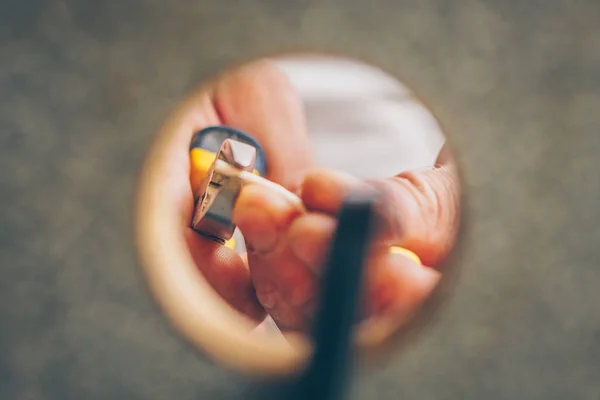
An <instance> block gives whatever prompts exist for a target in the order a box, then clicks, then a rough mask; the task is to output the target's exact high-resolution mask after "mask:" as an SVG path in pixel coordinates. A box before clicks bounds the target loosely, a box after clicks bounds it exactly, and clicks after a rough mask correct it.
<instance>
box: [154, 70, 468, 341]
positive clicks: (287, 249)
mask: <svg viewBox="0 0 600 400" xmlns="http://www.w3.org/2000/svg"><path fill="white" fill-rule="evenodd" d="M199 99H200V100H198V102H197V104H194V107H193V108H194V112H193V113H190V115H189V116H184V118H187V119H188V123H187V124H183V126H186V127H188V128H189V130H186V131H183V130H181V131H180V132H176V133H175V134H174V135H175V136H174V138H173V140H171V142H170V143H169V146H171V147H172V149H171V150H172V151H171V154H172V157H171V159H172V166H171V168H170V170H171V172H172V173H170V174H169V176H168V177H165V179H170V180H171V181H172V189H173V196H174V197H173V198H174V201H175V202H176V203H177V206H178V207H179V209H180V210H181V216H182V229H183V233H184V235H185V237H186V239H187V242H188V245H189V249H190V252H191V254H192V256H193V258H194V260H195V261H196V264H197V265H198V268H199V269H200V271H201V272H202V273H203V274H204V276H205V278H206V279H207V280H208V281H209V283H211V284H212V285H213V287H214V288H215V289H216V290H217V291H218V292H219V293H220V294H221V296H223V298H224V299H225V300H226V301H228V302H229V303H230V304H231V305H232V306H233V307H234V308H236V309H238V310H239V311H241V312H243V313H245V314H246V315H248V316H250V317H251V318H253V319H255V320H256V321H257V323H258V322H260V321H261V320H262V319H263V318H264V317H265V315H266V314H267V313H268V314H270V315H271V316H272V317H273V319H274V320H275V322H276V323H277V324H278V325H279V326H280V328H282V329H289V330H301V331H304V330H306V329H308V328H309V327H310V322H311V318H312V315H313V313H314V307H315V303H316V300H317V299H316V292H317V291H316V288H317V285H318V282H319V276H320V271H321V268H322V263H323V259H324V257H325V253H326V250H327V248H328V245H329V241H330V238H331V235H332V233H333V231H334V230H335V227H336V219H335V213H336V212H337V210H338V208H339V206H340V204H341V201H342V199H343V196H344V194H345V193H348V191H349V190H350V189H352V188H359V187H361V186H364V185H370V186H374V187H376V188H378V189H380V190H382V193H383V194H384V198H383V199H384V200H383V201H382V203H381V206H380V210H379V220H380V226H381V229H380V232H379V235H378V237H377V240H376V243H375V245H374V246H373V249H372V254H371V256H370V258H369V262H368V269H367V282H366V291H367V296H366V304H365V310H366V312H367V313H368V314H374V313H377V312H381V311H384V310H385V311H390V310H392V311H395V312H398V313H405V312H410V311H411V310H413V309H415V308H416V307H418V306H419V305H420V303H421V302H422V301H423V300H424V299H425V298H426V297H427V296H428V295H429V294H430V292H431V291H432V290H433V288H434V287H435V285H436V283H437V282H438V280H439V278H440V273H439V272H438V271H437V270H436V269H435V268H434V267H436V266H437V265H438V264H439V263H440V262H441V261H443V259H444V257H445V256H446V255H447V253H448V251H449V250H450V249H451V247H452V245H453V242H454V238H455V234H456V225H457V221H458V211H459V210H458V205H459V204H458V194H459V186H458V178H457V175H456V171H455V168H454V166H453V165H452V162H451V158H450V157H449V156H448V152H447V151H443V152H442V154H440V159H439V165H438V166H436V168H434V169H431V170H426V171H415V172H407V173H402V174H399V175H397V176H395V177H392V178H388V179H381V180H374V181H368V182H365V181H360V180H358V179H356V178H354V177H352V176H348V175H346V174H343V173H340V172H336V171H328V170H322V169H318V168H317V165H316V163H315V161H314V157H313V153H312V149H311V146H310V142H309V139H308V136H307V132H306V123H305V120H304V114H303V109H302V103H301V99H300V98H299V96H298V94H297V93H296V92H295V91H294V89H293V87H292V86H291V84H290V83H289V82H288V80H287V78H286V77H285V75H284V74H283V73H281V72H280V71H279V70H278V69H277V68H276V67H275V66H274V65H273V64H272V63H270V62H269V61H267V60H261V61H258V62H255V63H252V64H249V65H246V66H244V67H242V68H239V69H237V70H234V71H231V72H229V73H227V74H226V75H224V76H222V77H221V78H220V79H219V80H217V81H215V82H213V83H212V84H210V85H209V86H207V87H206V88H205V89H204V92H203V94H202V96H200V97H199ZM214 124H225V125H230V126H233V127H235V128H237V129H241V130H243V131H246V132H248V133H250V134H251V135H252V136H254V137H255V138H256V139H257V140H258V141H259V142H260V143H261V144H262V145H263V147H264V150H265V153H266V156H267V159H268V161H269V171H268V172H267V178H268V179H270V180H272V181H275V182H277V183H279V184H281V185H282V186H284V187H286V188H287V189H289V190H291V191H294V192H296V193H298V194H300V196H301V197H302V200H303V201H304V203H305V206H306V207H307V209H308V212H307V213H305V214H300V213H299V212H298V210H297V209H296V208H295V207H294V206H293V205H292V204H289V203H287V202H286V200H285V199H283V198H281V197H280V196H278V195H277V194H276V193H272V192H270V191H268V190H265V189H264V188H261V187H257V186H253V185H250V186H247V187H245V188H244V189H243V190H242V193H241V194H240V197H239V199H238V201H237V203H236V208H235V210H234V222H235V223H236V224H237V225H238V227H239V228H240V230H241V232H242V234H243V235H244V238H245V240H246V244H247V247H248V249H249V252H248V255H247V256H246V255H241V256H240V255H238V254H236V253H235V252H234V251H232V250H230V249H227V248H224V247H222V246H219V245H218V244H216V243H214V242H213V241H211V240H209V239H207V238H204V237H202V236H200V235H198V234H197V233H195V232H194V231H192V230H191V229H190V228H189V221H190V219H191V214H192V211H193V210H192V207H193V200H192V192H191V186H190V182H189V155H188V153H187V145H188V144H189V141H190V139H191V136H192V135H193V133H194V132H195V131H197V130H199V129H202V128H203V127H206V126H209V125H214ZM390 245H397V246H402V247H405V248H407V249H409V250H411V251H413V252H415V253H416V254H417V255H418V256H419V257H420V258H421V260H422V261H423V263H424V264H425V265H427V267H426V266H422V265H418V264H417V263H415V262H414V261H413V260H411V259H409V258H408V257H405V256H403V255H400V254H390V253H389V252H388V251H387V248H389V246H390Z"/></svg>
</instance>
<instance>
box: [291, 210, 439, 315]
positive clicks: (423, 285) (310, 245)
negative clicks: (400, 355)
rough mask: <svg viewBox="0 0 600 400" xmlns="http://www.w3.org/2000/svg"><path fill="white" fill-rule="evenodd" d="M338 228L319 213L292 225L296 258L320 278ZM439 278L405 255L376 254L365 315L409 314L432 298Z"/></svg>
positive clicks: (372, 258)
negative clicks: (432, 292)
mask: <svg viewBox="0 0 600 400" xmlns="http://www.w3.org/2000/svg"><path fill="white" fill-rule="evenodd" d="M335 229H336V221H335V219H334V218H333V217H331V216H328V215H325V214H316V213H309V214H306V215H303V216H301V217H299V218H297V219H296V220H295V221H294V222H293V223H292V225H291V226H290V229H289V232H288V240H289V244H290V247H291V248H292V250H293V253H294V255H295V256H296V257H298V258H299V259H300V260H302V261H303V263H304V264H305V265H307V266H312V269H313V271H314V272H315V274H316V276H317V277H318V276H320V272H321V269H322V266H323V265H324V263H325V262H326V260H327V252H328V249H329V245H330V242H331V238H332V236H333V234H334V232H335ZM439 278H440V273H439V272H438V271H436V270H434V269H431V268H427V267H423V266H422V265H420V264H418V263H416V262H415V261H414V260H413V259H411V258H409V257H407V256H405V255H403V254H394V253H390V252H389V251H383V250H382V251H377V252H374V253H373V254H371V256H370V257H369V260H368V265H367V268H366V282H365V283H366V285H365V288H366V295H365V298H364V300H365V304H364V313H365V314H364V315H365V316H373V315H381V314H383V313H391V312H393V313H394V314H395V315H397V316H404V315H407V314H409V313H410V312H412V311H413V310H414V309H415V308H416V307H418V305H419V304H421V302H422V301H423V300H424V299H426V298H427V297H428V296H429V294H430V293H431V291H432V290H433V289H434V288H435V285H436V284H437V282H438V280H439Z"/></svg>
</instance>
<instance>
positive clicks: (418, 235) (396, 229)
mask: <svg viewBox="0 0 600 400" xmlns="http://www.w3.org/2000/svg"><path fill="white" fill-rule="evenodd" d="M364 183H365V181H361V180H359V179H357V178H354V177H352V176H349V175H346V174H342V173H338V172H331V171H323V170H319V171H313V172H311V173H309V174H308V175H307V176H306V178H305V180H304V184H303V186H302V198H303V201H304V203H305V204H306V206H307V207H308V208H309V209H312V210H314V211H321V212H327V213H332V214H333V213H335V212H337V210H338V209H339V207H340V206H341V204H342V201H343V199H344V197H345V196H346V194H347V193H348V192H349V191H350V190H351V189H352V188H358V187H360V185H364ZM366 183H368V184H370V185H371V186H373V187H375V188H376V189H377V190H378V191H379V192H380V193H381V195H382V201H381V203H380V206H379V210H378V213H379V217H380V218H379V219H380V227H381V230H382V239H383V241H384V243H385V244H386V245H390V246H392V245H394V246H400V247H404V248H406V249H408V250H411V251H412V252H414V253H416V254H417V255H418V256H419V257H420V258H421V260H422V262H423V264H425V265H428V266H436V265H438V264H439V263H441V262H442V261H443V260H444V258H445V257H446V256H447V255H448V253H449V252H450V250H451V249H452V247H453V245H454V243H455V240H456V235H457V231H458V222H459V212H460V210H459V205H460V188H459V179H458V174H457V171H456V168H455V166H454V165H453V164H452V163H450V162H446V163H445V164H443V165H438V166H435V167H434V168H432V169H428V170H418V171H409V172H403V173H400V174H398V175H396V176H394V177H392V178H386V179H370V180H367V181H366Z"/></svg>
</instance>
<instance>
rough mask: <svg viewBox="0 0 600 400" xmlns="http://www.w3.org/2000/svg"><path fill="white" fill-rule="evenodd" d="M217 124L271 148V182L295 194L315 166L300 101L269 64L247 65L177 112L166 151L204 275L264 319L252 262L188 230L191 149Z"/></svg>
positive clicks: (169, 176)
mask: <svg viewBox="0 0 600 400" xmlns="http://www.w3.org/2000/svg"><path fill="white" fill-rule="evenodd" d="M217 124H224V125H230V126H232V127H234V128H237V129H241V130H242V131H245V132H247V133H249V134H250V135H252V136H254V137H255V138H256V139H257V140H258V141H259V142H260V143H261V144H262V145H263V147H264V150H265V154H266V157H267V160H268V167H269V171H268V175H269V178H270V179H272V180H275V181H277V182H279V183H281V184H283V185H285V186H287V187H288V188H290V189H293V187H294V185H296V184H297V182H299V181H300V180H301V177H302V176H303V174H304V172H305V171H306V170H307V169H308V168H309V167H310V166H311V165H312V164H311V163H312V162H313V161H312V152H311V149H310V146H309V142H308V137H307V135H306V128H305V122H304V115H303V110H302V103H301V99H300V98H299V97H298V95H297V94H296V92H295V91H294V89H293V87H292V86H291V85H290V84H289V82H288V81H287V79H286V77H285V75H284V74H283V73H282V72H280V71H279V70H278V69H277V68H276V66H275V65H274V64H272V63H270V62H269V61H266V60H263V61H259V62H255V63H253V64H249V65H246V66H244V67H242V68H238V69H237V70H234V71H231V72H229V73H227V74H226V75H224V76H223V77H221V78H220V79H218V80H217V81H215V82H212V83H210V84H209V85H207V86H205V87H204V88H202V89H201V90H200V91H199V92H197V93H195V94H193V95H192V96H190V98H189V99H188V100H187V101H186V103H185V104H184V105H183V106H182V108H181V109H180V110H179V112H178V113H177V115H176V117H175V121H173V123H172V127H171V128H170V129H171V131H172V134H171V135H170V137H169V139H168V143H166V145H165V147H164V151H166V152H168V162H167V163H165V165H164V167H165V174H164V178H163V179H164V181H165V183H166V184H168V185H169V186H170V188H169V190H168V191H166V193H167V195H172V196H174V197H173V203H174V206H175V207H178V209H180V212H181V216H182V227H183V231H184V234H185V235H186V239H187V243H188V245H189V249H190V252H191V255H192V257H193V258H194V260H195V261H196V265H197V266H198V269H199V270H200V271H201V272H202V274H203V275H204V277H205V278H206V279H207V281H208V282H209V283H210V284H211V285H212V286H213V288H215V290H216V291H217V292H218V293H219V294H220V295H221V296H222V297H223V298H224V299H225V300H226V301H228V302H229V303H230V304H231V305H232V306H233V307H235V308H236V309H238V310H240V311H241V312H244V313H246V314H248V315H249V316H251V317H252V318H256V319H260V318H262V316H264V310H263V309H262V306H261V305H260V303H259V302H258V299H257V297H256V294H255V292H254V288H253V285H252V279H251V277H250V272H249V270H248V268H247V265H246V262H245V260H242V259H241V258H240V257H239V256H238V255H236V254H235V252H233V251H232V250H229V249H227V248H224V247H221V246H218V245H216V244H215V243H214V242H213V241H211V240H209V239H206V238H204V237H202V236H201V235H199V234H197V233H195V232H193V231H191V230H190V229H189V228H188V227H189V223H190V220H191V217H192V211H193V195H192V191H191V186H190V180H189V176H190V163H189V154H188V148H189V143H190V140H191V138H192V135H193V134H194V132H196V131H198V130H200V129H203V128H205V127H207V126H210V125H217Z"/></svg>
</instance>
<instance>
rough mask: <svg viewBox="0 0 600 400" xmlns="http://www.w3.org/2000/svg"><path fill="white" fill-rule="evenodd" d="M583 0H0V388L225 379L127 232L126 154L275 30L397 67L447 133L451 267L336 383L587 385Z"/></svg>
mask: <svg viewBox="0 0 600 400" xmlns="http://www.w3.org/2000/svg"><path fill="white" fill-rule="evenodd" d="M598 21H600V2H598V1H597V0H583V1H576V2H575V1H567V0H565V1H557V0H544V1H541V0H536V1H533V0H532V1H491V0H487V1H473V0H453V1H449V0H437V1H435V0H421V1H408V0H406V1H404V0H374V1H371V2H367V1H357V0H328V1H323V0H320V1H316V0H314V1H312V0H307V1H292V0H288V1H276V0H270V1H267V0H263V1H243V2H242V1H240V2H231V1H222V0H214V1H213V0H204V1H191V0H177V1H158V0H147V1H137V0H121V1H92V0H79V1H75V0H62V1H58V0H57V1H44V0H30V1H22V0H8V1H2V2H1V5H0V94H1V96H0V132H1V133H0V138H1V140H2V146H1V148H0V167H1V169H0V171H2V172H1V173H0V174H1V175H0V177H1V180H0V185H1V186H0V205H1V211H0V227H1V228H0V260H1V271H2V276H1V278H0V285H1V290H0V317H1V321H2V322H1V324H2V325H1V330H0V398H2V399H61V400H66V399H78V400H79V399H86V400H88V399H89V400H93V399H158V400H164V399H182V400H183V399H199V398H200V399H221V398H224V399H236V398H245V397H247V396H246V394H247V393H248V392H250V391H253V388H255V387H256V385H254V384H252V383H251V382H249V381H248V380H247V379H245V378H242V377H238V376H236V375H234V374H231V373H226V372H224V371H222V370H220V369H219V368H217V367H215V366H213V365H212V364H211V363H209V362H208V361H206V360H204V358H203V357H202V356H201V355H199V354H198V353H197V352H195V351H193V349H192V348H191V347H190V346H188V345H187V344H186V343H185V342H184V341H182V340H181V339H180V338H179V336H178V335H177V334H175V333H174V332H172V331H171V329H170V327H169V326H168V325H167V323H166V322H165V320H164V319H163V317H162V315H161V314H160V313H159V312H158V311H157V309H156V307H155V305H154V303H153V301H152V299H151V298H150V296H149V295H148V293H147V291H146V288H145V286H144V282H143V280H142V279H141V276H140V273H139V268H138V266H137V264H136V257H135V252H134V249H133V247H132V240H131V238H132V233H131V222H130V220H131V215H130V214H131V203H132V193H133V191H134V188H135V183H136V176H137V172H138V169H139V166H140V164H141V161H142V158H143V154H144V151H145V149H146V148H147V146H148V144H149V143H150V140H151V139H152V137H153V135H154V133H155V132H156V129H157V128H158V126H159V125H160V124H161V122H162V121H163V119H164V118H165V117H166V116H167V115H168V113H169V112H170V110H171V108H172V107H173V106H174V105H175V103H176V102H177V101H178V99H180V98H181V96H183V95H184V93H185V92H186V91H188V90H190V89H191V88H192V87H193V86H195V85H196V84H197V83H198V82H200V80H202V79H203V78H204V77H206V76H208V74H212V73H213V72H215V71H217V70H218V69H220V68H221V67H223V66H225V65H227V64H229V63H230V62H234V61H240V60H245V59H247V58H249V57H254V56H256V55H258V54H270V53H273V52H278V51H282V50H290V49H295V48H303V49H315V50H328V51H334V52H342V53H347V54H349V55H353V56H357V57H361V58H363V59H364V60H367V61H372V62H375V63H377V64H378V65H380V66H382V67H384V68H385V69H387V70H388V71H390V72H392V73H395V74H396V75H398V76H399V77H401V78H402V79H403V80H404V82H405V83H407V84H408V85H409V86H410V87H411V88H412V89H414V90H416V91H417V92H418V93H420V94H421V95H422V97H423V98H424V99H425V100H426V102H427V103H428V104H429V105H430V106H431V107H432V108H433V109H434V111H435V112H436V114H437V115H438V116H439V117H440V118H441V120H442V123H443V124H444V126H445V127H446V128H447V130H448V131H449V134H450V137H451V140H452V141H453V142H454V143H455V145H456V146H457V148H458V150H459V156H460V162H461V163H462V166H463V167H464V171H465V179H466V181H465V185H466V193H467V196H468V201H469V215H468V219H469V223H468V225H467V226H468V233H469V236H468V238H467V240H466V246H465V247H464V260H463V264H462V267H463V268H462V271H461V279H460V281H459V282H458V284H457V286H456V290H455V293H454V296H453V297H452V298H451V301H450V303H449V304H448V305H447V307H446V309H445V310H444V312H443V313H442V314H440V318H439V320H438V321H437V322H436V323H435V324H434V325H433V326H431V327H430V328H428V329H427V330H425V331H423V332H422V333H421V334H420V335H418V337H417V338H416V339H414V340H412V341H411V342H410V344H409V345H408V346H406V347H405V348H404V349H403V350H402V351H401V352H399V353H398V354H397V355H396V357H395V358H394V360H392V361H391V362H390V363H388V364H387V365H385V366H383V367H381V368H378V369H375V370H372V371H370V372H368V373H367V374H364V375H361V376H360V377H359V378H358V379H357V380H356V381H355V384H354V386H353V397H354V398H356V399H390V400H391V399H419V400H424V399H448V400H449V399H457V400H465V399H475V400H480V399H490V400H491V399H493V400H496V399H498V400H500V399H510V400H516V399H546V400H554V399H561V400H562V399H590V400H592V399H593V400H596V399H598V398H600V309H599V307H600V290H598V287H599V284H600V249H599V247H598V244H599V243H600V234H599V229H598V222H599V221H600V207H599V206H598V201H599V198H600V197H599V195H600V193H599V188H600V180H599V179H598V171H599V169H600V157H599V153H600V133H599V132H600V112H599V111H598V110H600V40H598V38H599V37H600V24H599V23H598Z"/></svg>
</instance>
